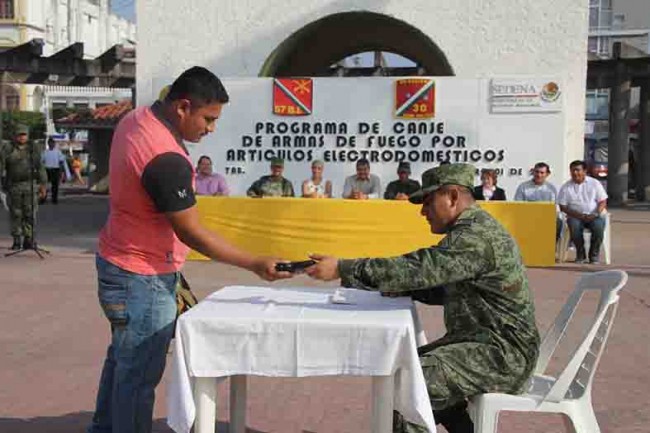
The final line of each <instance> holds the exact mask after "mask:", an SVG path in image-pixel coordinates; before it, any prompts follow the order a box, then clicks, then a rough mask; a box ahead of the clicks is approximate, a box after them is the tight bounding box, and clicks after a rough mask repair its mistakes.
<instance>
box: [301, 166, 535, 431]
mask: <svg viewBox="0 0 650 433" xmlns="http://www.w3.org/2000/svg"><path fill="white" fill-rule="evenodd" d="M474 174H475V168H474V167H473V166H471V165H469V164H449V165H442V166H440V167H436V168H433V169H431V170H427V171H426V172H425V173H424V174H423V175H422V185H423V188H422V189H421V190H420V191H418V192H416V193H414V194H413V195H411V196H410V198H409V200H410V201H411V202H412V203H416V204H420V203H421V204H422V211H421V213H422V215H423V216H424V217H426V218H427V221H428V222H429V225H430V226H431V231H432V232H433V233H437V234H445V235H446V236H445V237H444V238H443V239H442V240H441V241H440V243H439V244H438V245H437V246H433V247H429V248H423V249H420V250H417V251H413V252H411V253H408V254H405V255H403V256H399V257H392V258H376V259H356V260H337V259H336V258H333V257H325V256H314V257H313V258H314V259H315V260H316V261H317V262H318V263H317V264H316V265H314V266H312V267H310V268H308V269H307V273H308V274H309V275H311V276H312V277H314V278H317V279H321V280H325V281H328V280H333V279H336V278H340V279H341V283H342V285H343V286H346V287H356V288H359V289H366V290H378V291H381V292H382V293H384V294H387V295H390V296H396V295H399V296H401V295H408V296H411V297H412V298H413V299H415V300H418V301H421V302H424V303H427V304H436V305H437V304H443V305H444V317H445V326H446V328H447V333H446V334H445V336H444V337H442V338H441V339H439V340H437V341H434V342H432V343H430V344H427V345H425V346H423V347H421V348H419V350H418V352H419V354H420V362H421V364H422V368H423V370H424V376H425V380H426V382H427V388H428V391H429V397H430V399H431V404H432V407H433V409H434V417H435V419H436V422H437V423H441V424H443V425H444V426H445V428H446V429H447V431H449V432H451V433H472V432H473V424H472V421H471V419H470V418H469V415H468V414H467V410H466V408H467V399H468V398H470V397H472V396H475V395H477V394H482V393H488V392H502V393H511V394H516V393H520V392H522V391H523V387H524V385H525V383H526V381H527V379H528V378H529V376H530V375H531V373H532V371H533V369H534V366H535V363H536V361H537V356H538V352H539V334H538V331H537V327H536V325H535V312H534V307H533V299H532V296H531V293H530V291H529V289H528V280H527V278H526V272H525V268H524V266H523V264H522V259H521V254H520V252H519V248H518V246H517V244H516V242H515V241H514V239H513V238H512V236H510V234H509V233H508V232H507V231H506V230H505V229H504V228H503V226H501V224H499V223H498V222H497V221H496V220H495V219H494V218H492V217H491V216H490V215H489V214H488V213H487V212H485V211H483V210H481V209H480V208H479V207H478V206H477V205H476V204H475V203H474V199H473V198H472V193H471V188H472V187H473V183H474ZM394 424H395V426H394V430H395V431H396V432H409V433H410V432H413V433H415V432H424V431H426V429H424V428H423V427H420V426H417V425H415V424H411V423H408V422H406V421H405V420H404V419H402V417H401V416H399V414H398V415H397V416H396V417H395V423H394Z"/></svg>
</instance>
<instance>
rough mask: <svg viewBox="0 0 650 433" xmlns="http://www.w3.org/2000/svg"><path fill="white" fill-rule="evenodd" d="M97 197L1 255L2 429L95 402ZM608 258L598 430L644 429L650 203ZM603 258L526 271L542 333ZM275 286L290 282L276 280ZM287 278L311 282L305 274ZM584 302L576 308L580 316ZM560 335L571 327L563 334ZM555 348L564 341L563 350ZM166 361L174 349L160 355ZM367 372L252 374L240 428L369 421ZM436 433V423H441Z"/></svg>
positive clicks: (78, 415) (74, 416)
mask: <svg viewBox="0 0 650 433" xmlns="http://www.w3.org/2000/svg"><path fill="white" fill-rule="evenodd" d="M107 208H108V207H107V200H106V197H101V196H90V195H76V196H63V197H62V198H61V199H60V202H59V204H58V205H57V206H54V205H52V204H46V205H44V206H43V207H42V208H41V211H40V213H39V231H38V240H39V241H40V243H41V245H42V246H45V247H47V248H49V249H50V250H51V251H52V255H51V256H49V257H48V258H47V259H46V260H39V259H38V258H37V257H36V256H35V255H34V254H33V253H32V252H28V253H24V254H21V255H19V256H17V257H10V258H4V257H0V293H1V298H0V299H1V302H0V432H1V433H43V432H46V433H81V432H82V431H84V427H85V425H87V423H88V421H89V419H90V417H91V413H92V410H93V406H94V398H95V393H96V391H97V381H98V377H99V371H100V366H101V362H102V359H103V355H104V352H105V349H106V344H107V342H108V338H109V330H108V326H107V324H106V321H105V319H104V318H103V317H102V314H101V312H100V308H99V306H98V304H97V299H96V282H95V279H96V275H95V270H94V253H93V252H94V249H95V243H96V237H97V232H98V229H99V228H100V227H101V225H102V224H103V222H104V221H105V218H106V214H107ZM612 220H613V226H612V237H613V260H614V263H613V264H612V265H611V266H610V267H609V268H619V269H624V270H626V271H628V272H629V274H630V281H629V284H628V286H627V287H626V288H625V290H624V292H623V293H622V297H621V302H620V307H619V312H618V316H617V318H616V321H615V323H614V328H613V331H612V334H611V337H610V340H609V343H608V346H607V348H606V353H605V354H604V356H603V358H602V361H601V365H600V367H599V369H598V372H597V376H596V380H595V383H594V388H593V404H594V407H595V409H596V414H597V417H598V420H599V423H600V425H601V429H602V432H603V433H610V432H611V433H641V432H648V431H650V428H649V427H648V425H650V411H649V410H648V403H649V402H650V397H649V395H648V391H647V390H648V388H649V386H650V369H649V368H648V367H649V366H650V344H649V343H648V336H647V330H648V325H649V324H650V321H649V318H650V254H649V252H648V251H649V249H650V236H649V234H650V211H649V209H647V207H644V206H637V207H634V208H633V209H626V210H614V211H613V218H612ZM9 244H10V238H9V236H8V222H7V214H6V213H5V212H3V211H0V247H1V248H5V246H8V245H9ZM605 268H608V267H607V266H597V267H593V266H589V265H584V266H575V265H563V266H556V267H553V268H546V269H529V271H528V273H529V277H530V282H531V287H532V290H533V292H534V295H535V301H536V308H537V318H538V322H539V326H540V329H541V330H542V331H543V330H544V329H546V327H547V326H548V325H549V323H550V322H551V321H552V320H553V318H554V317H555V315H556V314H557V312H558V311H559V309H560V307H561V306H562V304H563V303H564V301H565V300H566V297H567V296H568V294H569V293H570V291H571V290H572V288H573V285H574V283H575V281H576V280H577V278H578V277H579V275H580V274H581V273H582V272H590V271H593V270H596V269H605ZM185 274H186V276H187V277H188V279H189V280H190V283H191V284H192V286H193V288H194V290H195V291H196V292H197V294H198V295H199V297H203V296H206V295H207V294H209V293H211V292H212V291H214V290H216V289H218V288H220V287H223V286H225V285H231V284H260V281H259V280H257V279H256V277H254V276H253V275H250V274H248V273H246V272H243V271H240V270H238V269H234V268H231V267H228V266H225V265H220V264H215V263H210V262H191V263H188V265H187V267H186V270H185ZM281 284H287V283H285V282H283V283H281ZM290 284H295V285H305V284H312V283H311V282H310V281H308V280H307V279H305V278H303V277H299V278H296V279H295V280H292V281H291V282H290ZM593 306H594V300H593V299H588V300H586V302H585V306H584V307H585V309H584V311H583V310H582V309H581V310H580V311H579V312H578V314H577V316H578V318H579V319H581V320H586V319H587V317H588V311H587V307H592V308H593ZM419 311H420V314H421V317H422V322H423V324H424V326H425V329H426V331H427V336H428V337H429V338H430V339H433V338H435V337H436V336H439V335H441V334H442V333H443V331H444V328H443V325H442V315H441V310H440V308H438V307H427V306H420V307H419ZM569 341H575V337H573V336H572V335H569ZM561 353H562V354H563V356H564V357H566V356H568V349H567V348H566V347H563V348H561ZM169 361H170V362H171V358H170V359H169ZM167 378H168V375H167V373H166V374H165V378H164V380H163V383H162V384H161V386H160V387H159V388H158V393H157V395H158V398H157V401H156V409H155V418H156V421H155V431H156V432H160V433H162V432H170V431H171V430H169V429H168V427H167V426H166V423H165V419H164V418H165V413H166V411H165V382H166V380H167ZM225 386H226V384H223V385H221V386H220V387H219V390H218V391H219V397H218V400H219V407H218V419H219V431H220V432H222V431H223V432H225V431H227V422H228V401H227V394H226V392H225V390H226V388H225ZM369 423H370V381H369V379H367V378H311V379H272V378H253V379H252V380H251V381H250V391H249V403H248V427H249V429H250V432H260V433H271V432H278V433H301V432H318V433H334V432H342V433H352V432H367V431H369V426H370V424H369ZM440 431H444V429H442V428H440ZM564 431H571V430H567V429H566V426H565V423H564V420H563V417H562V416H559V415H537V414H517V413H506V414H503V415H502V416H501V417H500V425H499V432H502V433H520V432H531V433H561V432H564Z"/></svg>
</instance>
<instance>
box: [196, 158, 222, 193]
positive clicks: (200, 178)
mask: <svg viewBox="0 0 650 433" xmlns="http://www.w3.org/2000/svg"><path fill="white" fill-rule="evenodd" d="M196 165H197V167H196V195H229V194H230V189H229V188H228V183H227V182H226V178H224V177H223V176H222V175H220V174H219V173H213V172H212V160H211V159H210V157H209V156H207V155H203V156H201V157H200V158H199V162H198V163H197V164H196Z"/></svg>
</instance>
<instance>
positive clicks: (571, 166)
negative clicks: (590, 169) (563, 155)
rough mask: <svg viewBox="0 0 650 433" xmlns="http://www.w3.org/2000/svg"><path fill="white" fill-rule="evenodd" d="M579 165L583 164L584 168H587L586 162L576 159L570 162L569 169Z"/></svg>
mask: <svg viewBox="0 0 650 433" xmlns="http://www.w3.org/2000/svg"><path fill="white" fill-rule="evenodd" d="M577 166H582V169H583V170H586V169H587V164H585V162H584V161H582V160H580V159H576V160H575V161H573V162H572V163H571V164H569V169H572V168H573V167H577Z"/></svg>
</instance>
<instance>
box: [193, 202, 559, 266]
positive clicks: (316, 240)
mask: <svg viewBox="0 0 650 433" xmlns="http://www.w3.org/2000/svg"><path fill="white" fill-rule="evenodd" d="M197 201H198V209H199V213H200V216H201V220H202V223H203V224H205V225H206V226H207V227H208V228H211V229H214V230H216V231H218V232H219V233H220V234H221V235H223V236H224V237H226V238H227V239H228V240H230V241H232V242H234V243H235V244H236V245H238V246H240V247H242V248H245V249H247V250H248V251H251V252H253V253H255V254H263V255H271V256H274V257H279V258H282V259H287V260H304V259H306V258H307V256H308V255H309V254H311V253H319V254H327V255H334V256H336V257H340V258H356V257H391V256H396V255H400V254H404V253H407V252H409V251H413V250H415V249H418V248H425V247H429V246H431V245H434V244H436V243H437V242H439V240H440V239H441V238H442V237H441V236H439V235H433V234H432V233H431V232H430V228H429V225H428V223H427V221H426V220H425V219H424V218H423V217H422V216H421V215H420V210H421V206H417V205H413V204H411V203H409V202H408V201H394V200H362V201H360V200H346V199H328V200H320V199H311V200H310V199H304V198H271V197H265V198H259V199H253V198H249V197H208V196H199V197H197ZM477 203H478V205H479V206H481V207H482V208H483V209H485V210H486V211H487V212H489V213H490V214H491V215H492V216H494V217H495V218H496V219H497V220H498V221H499V222H501V223H502V224H503V225H504V226H505V228H506V229H507V230H508V231H509V232H510V233H511V234H512V236H513V237H514V238H515V240H516V241H517V243H518V244H519V248H520V249H521V253H522V256H523V259H524V264H525V265H527V266H539V267H543V266H553V265H554V263H555V228H556V226H555V224H556V208H555V204H553V203H551V202H548V203H547V202H505V201H500V202H498V201H488V202H483V201H478V202H477ZM190 259H194V260H200V259H204V257H203V256H201V255H200V254H198V253H195V252H193V253H192V254H191V256H190Z"/></svg>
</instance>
